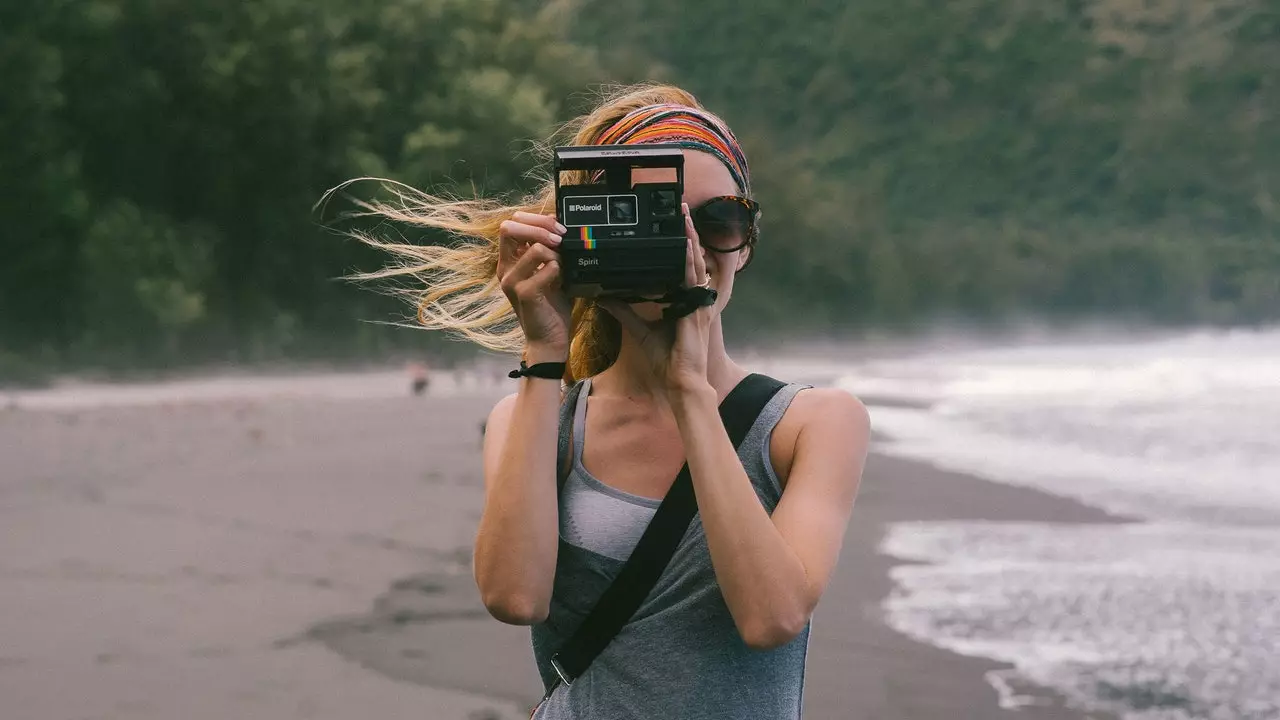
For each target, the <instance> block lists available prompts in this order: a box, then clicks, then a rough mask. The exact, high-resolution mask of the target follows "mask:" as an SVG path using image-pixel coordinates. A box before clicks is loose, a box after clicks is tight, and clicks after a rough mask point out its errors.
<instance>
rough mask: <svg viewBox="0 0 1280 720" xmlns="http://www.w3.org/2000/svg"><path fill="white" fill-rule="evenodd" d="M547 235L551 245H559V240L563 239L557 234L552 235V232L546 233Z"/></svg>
mask: <svg viewBox="0 0 1280 720" xmlns="http://www.w3.org/2000/svg"><path fill="white" fill-rule="evenodd" d="M547 237H548V238H550V239H551V244H552V245H559V244H560V241H561V240H562V239H563V238H561V237H560V236H559V235H554V234H552V233H547Z"/></svg>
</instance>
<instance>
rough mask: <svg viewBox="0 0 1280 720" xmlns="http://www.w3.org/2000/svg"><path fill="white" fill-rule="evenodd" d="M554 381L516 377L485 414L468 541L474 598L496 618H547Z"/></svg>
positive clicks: (552, 543)
mask: <svg viewBox="0 0 1280 720" xmlns="http://www.w3.org/2000/svg"><path fill="white" fill-rule="evenodd" d="M560 400H561V392H560V383H558V382H555V381H552V380H545V379H540V378H523V379H521V380H520V389H519V391H518V392H516V393H515V394H513V395H509V396H507V397H505V398H503V399H502V400H500V401H499V402H498V403H497V405H495V406H494V408H493V410H492V412H490V414H489V420H488V424H487V426H486V430H485V437H484V484H485V497H484V510H483V512H482V513H481V515H480V529H479V532H478V533H477V534H476V543H475V568H474V571H475V579H476V585H477V587H478V588H479V589H480V598H481V600H482V601H483V602H484V605H485V607H486V608H488V610H489V612H490V614H492V615H493V616H494V617H495V618H497V619H498V620H501V621H502V622H504V623H509V624H512V625H532V624H534V623H538V622H542V620H544V619H545V618H546V616H547V612H548V607H549V605H550V602H551V588H552V585H553V583H554V580H555V570H556V551H557V548H558V547H559V509H558V506H557V501H556V477H555V474H556V450H557V443H556V439H557V433H558V424H559V407H560Z"/></svg>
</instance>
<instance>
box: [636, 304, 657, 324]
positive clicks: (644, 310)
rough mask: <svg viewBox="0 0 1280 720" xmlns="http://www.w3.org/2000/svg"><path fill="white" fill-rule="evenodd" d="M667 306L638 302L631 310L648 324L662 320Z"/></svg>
mask: <svg viewBox="0 0 1280 720" xmlns="http://www.w3.org/2000/svg"><path fill="white" fill-rule="evenodd" d="M665 308H666V305H664V304H662V303H656V302H638V303H632V304H631V309H632V310H635V312H636V315H639V316H640V318H641V319H642V320H645V321H647V322H657V321H658V320H661V319H662V311H663V309H665Z"/></svg>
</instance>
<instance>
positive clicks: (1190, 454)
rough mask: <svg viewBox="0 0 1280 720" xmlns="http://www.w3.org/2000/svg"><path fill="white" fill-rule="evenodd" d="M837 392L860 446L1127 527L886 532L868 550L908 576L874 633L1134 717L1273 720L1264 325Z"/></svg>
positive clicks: (865, 379) (1049, 348) (992, 526)
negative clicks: (865, 436) (848, 399)
mask: <svg viewBox="0 0 1280 720" xmlns="http://www.w3.org/2000/svg"><path fill="white" fill-rule="evenodd" d="M836 382H837V383H838V384H839V385H840V386H842V387H845V388H847V389H849V390H851V391H853V392H855V393H857V394H859V395H861V396H863V397H866V398H872V400H871V402H870V404H871V410H872V422H873V425H874V427H875V428H876V429H877V430H878V431H879V432H880V433H882V434H884V435H886V436H887V438H888V439H887V440H886V441H885V442H883V443H881V444H880V446H879V447H878V449H879V450H881V451H884V452H888V453H890V454H895V455H899V456H903V457H909V458H915V459H921V460H926V461H929V462H932V463H934V464H936V465H938V466H940V467H945V468H949V469H954V470H960V471H966V472H971V473H975V474H978V475H981V476H983V477H987V478H990V479H993V480H997V481H1000V482H1006V483H1012V484H1018V485H1025V486H1030V487H1035V488H1038V489H1041V490H1045V491H1048V492H1051V493H1054V494H1057V495H1061V496H1066V497H1071V498H1075V499H1079V500H1081V501H1083V502H1086V503H1088V504H1091V505H1094V506H1098V507H1101V508H1104V509H1107V510H1111V511H1113V512H1116V513H1120V514H1124V515H1127V516H1130V517H1133V518H1137V519H1139V520H1140V521H1141V522H1138V523H1134V524H1125V525H1107V526H1092V525H1060V524H1027V523H1019V524H1010V523H973V522H953V523H906V524H901V525H898V526H896V527H894V528H892V529H891V531H890V532H889V533H888V534H887V536H886V538H885V540H884V545H883V550H884V551H885V552H887V553H888V554H890V555H893V556H896V557H900V558H903V559H905V560H912V561H915V562H916V563H919V564H907V565H902V566H899V567H897V568H896V569H895V571H894V579H895V582H896V590H895V592H894V593H893V595H892V596H891V597H890V598H889V599H888V601H887V602H886V605H885V613H886V617H887V619H888V621H889V622H890V623H891V624H892V625H893V626H894V627H896V628H897V629H899V630H901V631H902V632H905V633H907V634H909V635H911V636H913V637H916V638H918V639H921V640H924V641H926V642H931V643H933V644H935V645H939V646H942V647H946V648H949V649H952V650H955V651H957V652H961V653H965V654H971V655H979V656H984V657H990V658H994V659H998V660H1001V661H1005V662H1008V663H1011V664H1012V665H1013V666H1014V667H1015V669H1016V673H1017V674H1019V675H1021V676H1022V677H1023V678H1025V679H1027V680H1030V681H1032V682H1034V683H1037V684H1041V685H1046V686H1049V687H1053V688H1055V689H1057V690H1060V691H1061V692H1063V693H1064V694H1065V695H1066V696H1067V697H1068V698H1069V699H1070V700H1071V701H1072V702H1073V703H1075V704H1078V705H1079V706H1081V707H1087V708H1097V709H1105V710H1111V711H1114V712H1117V713H1119V714H1121V715H1122V716H1124V717H1126V718H1132V719H1133V720H1191V719H1210V718H1211V719H1213V720H1218V719H1220V718H1221V719H1222V720H1226V719H1228V718H1230V719H1232V720H1262V719H1264V718H1265V719H1267V720H1277V719H1280V330H1265V331H1223V332H1199V333H1194V334H1187V335H1184V336H1181V337H1172V338H1166V339H1162V340H1159V341H1142V342H1138V341H1134V342H1111V343H1097V342H1095V343H1088V344H1076V345H1049V344H1039V345H1036V346H1027V347H1006V348H996V349H987V350H969V351H963V352H951V353H935V354H923V355H915V356H912V357H907V358H898V359H893V360H874V361H866V362H862V363H859V364H857V365H856V366H855V367H853V368H851V369H850V370H849V371H847V372H843V373H841V374H840V376H839V378H838V380H837V381H836ZM877 397H879V398H896V399H899V400H909V401H911V402H910V403H894V404H893V406H888V405H876V404H874V398H877ZM903 405H909V406H906V407H904V406H903ZM1030 701H1032V702H1033V701H1034V699H1031V700H1030ZM1010 702H1011V703H1012V704H1016V703H1017V700H1016V699H1014V700H1011V701H1010Z"/></svg>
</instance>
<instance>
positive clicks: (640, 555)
mask: <svg viewBox="0 0 1280 720" xmlns="http://www.w3.org/2000/svg"><path fill="white" fill-rule="evenodd" d="M784 386H785V384H784V383H782V382H779V381H778V380H775V379H773V378H771V377H768V376H766V375H759V374H755V373H753V374H751V375H748V376H747V377H746V378H743V380H742V381H741V382H739V383H738V385H737V386H736V387H734V388H733V390H732V391H730V392H729V395H728V396H727V397H725V399H724V401H723V402H721V403H720V420H721V421H722V422H723V423H724V427H725V431H726V432H727V433H728V435H729V440H730V441H732V443H733V446H734V447H738V446H740V445H742V441H743V439H745V438H746V436H747V432H748V431H749V430H751V426H752V425H754V424H755V422H756V419H757V418H759V417H760V413H761V412H762V411H763V410H764V407H765V405H767V404H768V402H769V400H770V399H772V398H773V396H774V395H776V394H777V393H778V391H779V390H781V389H782V388H783V387H784ZM697 512H698V502H697V498H696V497H695V496H694V492H693V479H692V478H691V477H690V475H689V464H688V463H685V465H684V467H683V468H682V469H681V470H680V474H679V475H677V476H676V479H675V482H674V483H672V485H671V489H670V490H669V491H667V495H666V497H664V498H663V499H662V503H661V504H660V505H659V506H658V510H657V512H656V513H655V514H654V516H653V519H652V520H650V521H649V525H648V527H646V528H645V531H644V534H643V535H641V536H640V541H639V542H638V543H637V544H636V547H635V549H634V550H633V551H632V552H631V556H630V557H629V558H627V562H626V563H625V564H624V565H623V566H622V570H621V571H619V573H618V576H617V577H616V578H614V579H613V582H612V583H610V585H609V587H608V588H607V589H606V590H605V591H604V594H603V595H601V596H600V599H599V600H598V601H596V604H595V607H593V608H592V609H591V612H590V613H589V614H588V615H587V617H586V618H585V619H584V620H583V621H582V624H581V625H579V626H578V629H577V630H576V631H575V632H574V634H573V636H572V637H570V638H569V640H568V642H566V643H565V644H564V645H563V646H562V647H561V648H560V651H559V652H557V653H556V654H554V655H552V656H551V665H552V667H554V668H555V670H556V673H557V674H558V675H559V676H560V680H561V681H562V682H564V683H565V684H566V685H568V684H570V683H572V682H573V681H574V680H575V679H576V678H578V677H579V676H581V675H582V673H583V672H584V671H586V669H587V667H588V666H589V665H591V662H592V661H593V660H595V659H596V656H597V655H599V654H600V653H601V651H603V650H604V649H605V647H606V646H608V644H609V643H610V642H612V641H613V638H614V636H615V635H617V634H618V631H619V630H621V629H622V626H623V625H626V624H627V621H629V620H630V619H631V616H632V615H634V614H635V612H636V610H637V609H639V607H640V605H641V603H643V602H644V599H645V598H646V597H648V595H649V591H650V590H652V589H653V586H654V585H655V584H657V582H658V578H659V577H661V575H662V571H663V570H665V569H666V567H667V563H669V562H670V561H671V556H672V555H674V554H675V551H676V547H678V546H679V545H680V540H681V539H682V538H683V537H684V534H685V531H686V530H687V529H688V527H689V522H690V521H691V520H693V516H694V515H695V514H697ZM554 688H555V686H554V685H553V686H552V689H554ZM549 693H550V691H548V694H549Z"/></svg>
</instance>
